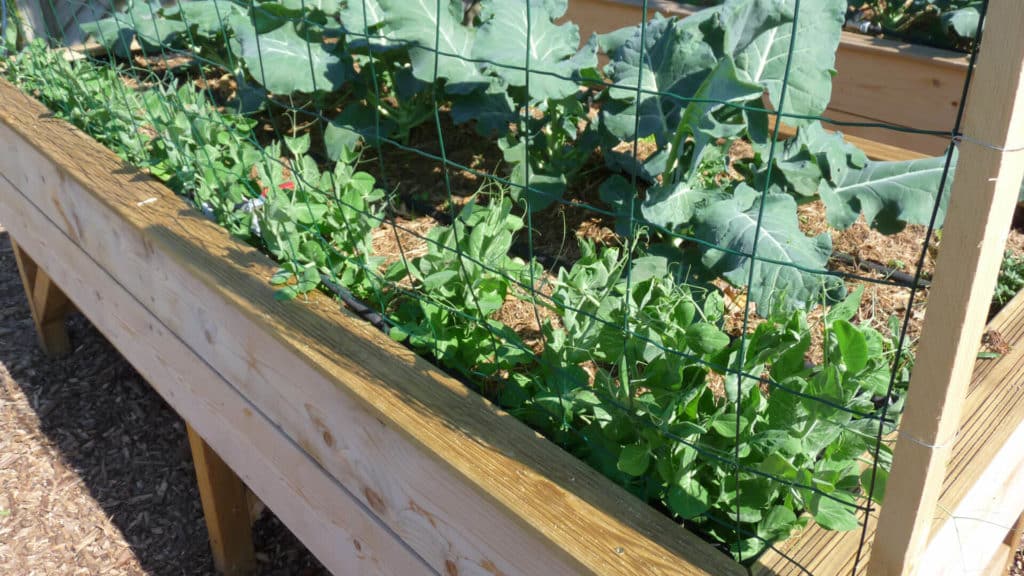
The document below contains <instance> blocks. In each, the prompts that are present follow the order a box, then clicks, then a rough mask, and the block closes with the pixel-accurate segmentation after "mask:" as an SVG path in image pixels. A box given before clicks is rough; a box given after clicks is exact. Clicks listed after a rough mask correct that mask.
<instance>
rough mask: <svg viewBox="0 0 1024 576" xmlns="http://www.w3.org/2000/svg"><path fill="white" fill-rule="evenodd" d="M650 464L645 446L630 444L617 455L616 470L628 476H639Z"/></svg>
mask: <svg viewBox="0 0 1024 576" xmlns="http://www.w3.org/2000/svg"><path fill="white" fill-rule="evenodd" d="M650 463H651V452H650V450H649V449H648V448H647V445H646V444H632V445H629V446H625V447H623V448H622V452H620V453H619V463H618V469H619V470H621V471H622V472H625V473H626V474H629V475H630V476H641V475H643V473H644V472H646V471H647V466H648V465H649V464H650Z"/></svg>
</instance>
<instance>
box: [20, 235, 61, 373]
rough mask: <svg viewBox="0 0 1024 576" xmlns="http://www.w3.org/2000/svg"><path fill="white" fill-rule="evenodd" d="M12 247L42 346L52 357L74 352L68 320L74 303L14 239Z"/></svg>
mask: <svg viewBox="0 0 1024 576" xmlns="http://www.w3.org/2000/svg"><path fill="white" fill-rule="evenodd" d="M11 247H12V248H13V249H14V259H15V261H17V263H18V273H19V274H20V275H21V284H22V286H24V287H25V296H26V297H27V298H28V307H29V310H30V311H31V313H32V321H33V322H35V325H36V335H37V336H39V345H40V346H41V347H42V348H43V351H44V352H46V353H47V354H48V355H50V356H61V355H63V354H67V353H68V352H69V351H70V350H71V341H70V340H69V339H68V330H67V325H66V324H65V320H66V319H67V315H68V312H70V311H71V307H72V306H71V302H69V301H68V298H67V296H65V295H64V293H63V292H61V290H60V288H58V287H57V285H56V284H54V283H53V281H52V280H50V277H49V276H48V275H47V274H46V272H45V271H44V270H42V269H41V268H39V266H37V265H36V263H35V261H34V260H32V257H31V256H29V255H28V254H27V253H26V252H25V251H24V250H22V249H21V246H18V243H17V242H16V241H15V240H14V239H13V238H11Z"/></svg>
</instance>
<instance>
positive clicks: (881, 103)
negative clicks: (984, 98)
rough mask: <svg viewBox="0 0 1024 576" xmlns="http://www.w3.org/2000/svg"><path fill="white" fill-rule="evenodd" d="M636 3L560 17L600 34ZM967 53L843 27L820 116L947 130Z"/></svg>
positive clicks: (666, 9)
mask: <svg viewBox="0 0 1024 576" xmlns="http://www.w3.org/2000/svg"><path fill="white" fill-rule="evenodd" d="M642 6H643V0H570V1H569V11H568V12H567V15H566V17H567V18H568V19H569V20H572V21H573V22H576V23H578V24H579V25H580V31H581V37H582V38H584V39H586V38H587V37H588V36H589V35H590V34H591V33H607V32H611V31H613V30H616V29H618V28H621V27H622V26H627V25H629V24H632V23H635V22H637V21H638V20H639V19H640V12H641V10H642ZM647 7H648V9H649V15H651V16H653V14H654V13H661V14H664V15H674V16H683V17H685V16H689V15H691V14H693V13H694V12H696V11H697V10H699V9H700V8H698V7H695V6H688V5H686V4H683V3H680V2H675V1H673V0H647ZM967 68H968V58H967V56H966V55H964V54H962V53H959V52H954V51H951V50H942V49H939V48H932V47H929V46H918V45H914V44H909V43H907V42H900V41H896V40H888V39H884V38H874V37H871V36H865V35H863V34H857V33H854V32H843V38H842V41H841V43H840V45H839V51H838V52H837V53H836V71H837V72H838V74H837V75H836V77H835V79H834V81H833V90H832V103H831V104H830V105H829V108H828V110H827V111H826V113H825V116H826V117H828V118H830V119H832V120H837V121H840V122H854V123H882V124H894V125H897V126H903V127H912V128H918V129H922V130H938V131H944V132H951V131H952V129H953V124H954V122H955V120H956V111H957V108H958V107H959V105H960V100H961V98H962V95H963V85H964V79H965V77H966V75H967ZM832 128H834V129H836V130H839V131H841V132H843V133H844V134H849V135H853V136H860V137H862V138H865V139H867V140H873V141H878V142H883V143H885V144H889V145H891V146H895V147H898V148H904V149H907V150H912V151H915V152H919V153H922V154H926V155H936V154H941V153H942V151H943V150H944V149H945V148H946V145H947V144H948V142H949V138H948V137H940V136H930V135H921V134H909V133H903V132H888V131H883V130H879V129H878V128H870V127H860V126H841V125H835V126H832Z"/></svg>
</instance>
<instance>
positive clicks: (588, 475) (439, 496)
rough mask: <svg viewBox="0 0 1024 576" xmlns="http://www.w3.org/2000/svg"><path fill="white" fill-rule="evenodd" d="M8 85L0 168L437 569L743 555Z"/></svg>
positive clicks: (0, 86)
mask: <svg viewBox="0 0 1024 576" xmlns="http://www.w3.org/2000/svg"><path fill="white" fill-rule="evenodd" d="M0 101H5V106H3V107H0V132H2V133H3V137H2V138H0V142H3V143H4V144H5V145H6V152H8V153H6V154H3V155H0V158H2V159H0V171H6V172H7V173H9V174H10V175H11V178H12V180H13V181H14V182H15V184H16V185H17V186H19V187H20V188H22V189H25V190H34V191H36V192H34V194H35V195H34V197H33V202H34V204H35V205H36V206H37V207H38V208H39V209H40V210H42V211H43V212H44V213H45V214H46V215H47V217H48V218H49V219H50V220H51V221H52V222H55V223H56V224H57V225H58V226H59V227H60V228H61V230H63V231H64V233H66V234H67V235H68V237H70V238H72V239H74V241H75V242H76V243H78V244H79V245H80V246H81V247H82V248H83V249H85V250H86V252H87V253H88V254H89V255H90V257H91V258H93V259H95V260H96V261H97V262H101V263H102V265H103V266H104V268H105V269H106V270H107V271H108V272H109V273H110V274H111V275H112V276H114V277H115V278H116V279H117V280H118V281H119V282H121V283H123V284H124V285H125V286H126V287H129V290H130V291H131V292H132V293H133V294H135V295H137V297H139V298H144V299H146V302H147V307H149V309H150V310H151V311H152V312H154V314H155V315H157V316H158V317H159V318H160V320H161V321H162V322H164V323H165V325H167V326H168V328H169V329H171V330H172V331H174V332H175V334H176V335H178V336H179V337H180V338H182V340H183V341H185V342H186V343H188V344H189V345H190V346H191V347H193V348H194V349H197V350H204V359H205V360H206V361H207V362H209V363H211V365H214V366H217V368H218V372H220V373H221V374H222V375H224V376H225V378H226V379H227V380H228V381H229V382H231V383H232V385H234V386H236V387H238V388H239V390H241V391H243V392H244V394H245V395H246V396H247V398H248V399H249V400H250V401H252V402H253V403H254V404H255V405H257V406H259V407H260V408H261V409H262V410H265V411H266V413H267V414H272V415H273V417H272V418H271V419H272V420H273V421H274V422H275V424H277V425H279V426H281V427H282V428H284V429H285V430H286V431H287V432H288V434H289V435H290V436H291V437H292V438H293V439H294V440H295V441H296V442H297V443H299V444H300V445H302V446H303V448H304V449H305V450H306V451H307V453H309V454H310V455H312V456H313V457H314V458H315V459H316V460H317V461H318V462H320V463H321V465H323V466H324V467H325V468H327V469H328V470H329V471H330V472H331V473H332V475H334V476H335V478H336V479H338V480H339V481H340V482H342V484H344V485H345V486H346V487H347V488H348V489H349V490H350V491H351V492H352V493H353V494H355V495H356V496H357V497H358V498H359V499H360V500H361V501H362V502H363V503H364V504H366V505H367V506H369V507H370V508H372V509H373V510H374V511H375V512H376V513H377V515H378V517H380V518H382V520H384V522H385V523H386V524H387V525H388V526H390V527H391V528H392V529H394V530H395V531H396V532H398V533H400V535H401V536H402V538H403V539H405V541H406V542H407V543H409V545H410V546H412V547H413V548H414V549H415V550H417V551H418V552H419V553H420V554H421V556H423V557H424V558H425V559H426V560H427V561H428V563H429V564H430V565H431V566H432V567H434V568H435V569H436V570H438V571H444V570H449V571H450V570H451V569H454V570H460V569H468V570H474V569H478V568H479V567H481V566H483V567H485V568H488V567H489V568H493V569H495V570H499V571H505V572H509V573H516V572H523V571H525V572H530V571H531V570H530V569H529V568H528V567H527V568H521V567H520V566H524V565H525V566H540V567H541V568H539V569H541V570H542V571H543V570H544V569H545V568H547V569H551V570H554V571H556V572H566V573H577V572H592V573H622V574H626V573H648V572H656V571H659V570H665V571H671V572H676V573H692V574H701V573H707V572H711V573H715V574H729V573H741V572H742V571H741V569H740V568H739V566H738V565H736V564H735V563H734V562H732V561H731V560H729V559H728V558H726V557H724V556H722V555H721V554H720V553H718V552H717V551H715V550H714V549H713V548H711V547H710V546H709V545H707V544H706V543H704V542H703V541H701V540H699V539H697V538H696V537H695V536H693V535H691V534H690V533H688V532H686V531H685V530H684V529H682V528H681V527H680V526H678V525H677V524H675V523H674V522H672V521H670V520H669V519H667V518H665V517H664V516H662V515H661V514H659V513H658V512H656V511H654V510H653V509H651V508H649V507H647V506H646V505H644V504H643V503H641V502H639V501H638V500H636V499H635V498H634V497H632V496H630V495H628V494H627V493H626V492H625V491H623V490H622V489H621V488H619V487H617V486H615V485H614V484H612V483H611V482H610V481H608V480H607V479H605V478H604V477H603V476H600V475H599V474H598V473H597V472H595V471H593V470H592V469H590V468H589V467H587V466H586V465H584V464H582V463H581V462H579V461H577V460H575V459H574V458H572V457H571V456H569V455H568V454H566V453H564V452H563V451H561V450H560V449H558V448H557V447H555V446H554V445H552V444H550V443H548V442H547V441H545V440H543V439H540V438H539V437H538V436H537V435H536V434H535V433H533V432H532V431H530V430H529V429H528V428H526V427H525V426H524V425H523V424H521V423H519V422H518V421H516V420H514V419H512V418H511V417H510V416H508V415H507V414H505V413H503V412H501V411H499V410H496V409H495V408H494V407H493V406H491V405H490V404H489V403H487V402H486V401H483V400H482V399H481V398H479V397H478V396H476V395H475V394H472V393H471V392H468V391H467V390H466V389H465V387H464V386H463V385H462V384H461V383H459V382H457V381H455V380H453V379H451V378H449V377H447V376H445V375H444V374H443V373H441V372H440V371H439V370H437V369H436V368H434V367H433V366H431V365H429V364H428V363H426V361H424V360H422V359H420V358H418V357H416V356H415V355H413V354H411V353H410V352H408V351H407V350H405V349H404V348H402V347H400V346H399V345H397V344H395V343H393V342H391V341H390V340H388V339H387V338H386V337H385V336H383V335H381V334H379V333H378V332H376V331H375V330H373V329H372V328H369V327H367V326H366V325H364V324H363V323H362V322H361V321H359V320H356V319H353V318H352V317H351V316H349V315H347V314H344V313H342V312H341V311H339V310H338V309H337V305H336V304H335V303H333V302H331V301H329V300H327V299H326V298H321V297H313V298H311V303H312V306H309V305H302V304H300V303H281V302H278V301H277V300H276V299H275V298H274V296H273V291H272V290H271V289H270V287H269V286H268V285H267V283H266V278H269V276H270V273H271V272H272V271H273V269H274V266H273V265H272V263H270V262H269V260H267V259H266V257H264V256H262V255H260V254H258V253H256V252H255V251H254V250H252V249H251V248H249V247H247V246H244V245H242V244H241V243H239V242H237V241H234V240H231V239H230V238H228V236H227V233H226V232H225V231H223V230H222V229H220V228H218V227H217V226H216V225H214V224H213V223H211V222H209V221H206V220H205V219H202V218H201V217H199V216H198V214H197V213H195V212H192V211H189V210H185V209H184V208H183V205H182V203H181V201H180V199H177V198H176V197H174V196H173V195H172V194H171V193H170V192H169V191H168V190H167V189H166V188H164V187H163V186H161V185H159V184H158V183H156V182H154V181H152V180H150V179H149V178H148V177H146V176H145V175H142V174H140V173H138V172H137V171H135V170H133V169H130V168H127V167H125V166H124V165H123V164H121V163H120V162H119V161H118V160H117V159H116V157H114V156H113V155H112V154H111V153H110V152H109V151H107V150H106V149H104V148H102V146H100V145H98V144H97V143H95V142H94V141H92V140H90V139H88V138H87V137H85V136H84V135H83V134H81V133H80V132H78V131H76V130H74V129H72V128H71V127H70V126H68V125H66V124H65V123H63V122H60V121H54V120H52V119H47V118H46V117H47V115H48V114H47V112H46V111H45V109H43V108H42V107H41V106H40V105H39V104H38V103H35V102H34V101H32V100H31V99H29V98H28V97H27V96H24V95H22V94H20V93H18V92H17V90H16V89H14V88H13V87H11V86H9V85H5V84H4V83H2V82H0ZM4 111H8V113H5V112H4ZM43 151H45V152H43ZM4 159H6V161H5V160H4ZM151 198H155V199H157V201H154V202H151V201H150V199H151ZM83 222H85V223H86V224H87V225H83V224H82V223H83ZM193 233H194V234H193ZM142 271H145V272H142ZM314 308H315V309H314ZM293 322H294V324H293ZM346 351H347V352H346ZM339 352H340V354H339ZM297 384H301V386H302V387H303V389H304V390H305V391H306V392H308V393H309V394H311V396H309V397H304V396H303V395H301V394H297V393H296V385H297ZM382 446H383V447H384V448H382ZM384 449H386V450H387V451H386V452H381V450H384ZM445 504H447V505H445ZM595 538H596V539H597V540H598V541H599V542H603V544H598V545H595V543H594V540H595ZM450 567H452V568H450ZM534 572H535V571H534Z"/></svg>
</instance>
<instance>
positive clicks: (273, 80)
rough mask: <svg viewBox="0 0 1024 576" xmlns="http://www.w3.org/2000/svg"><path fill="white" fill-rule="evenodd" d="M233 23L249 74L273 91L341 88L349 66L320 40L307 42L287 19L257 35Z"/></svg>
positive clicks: (285, 91) (252, 30)
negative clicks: (286, 21)
mask: <svg viewBox="0 0 1024 576" xmlns="http://www.w3.org/2000/svg"><path fill="white" fill-rule="evenodd" d="M235 22H237V23H238V24H237V25H235V26H234V32H235V36H236V37H237V38H238V42H239V44H240V53H241V58H242V60H243V62H245V67H246V69H248V70H249V74H251V75H252V77H253V78H254V79H255V80H256V81H257V82H259V83H260V84H262V85H263V87H264V88H266V89H267V90H269V91H270V92H273V93H275V94H291V93H293V92H305V93H313V92H317V91H324V92H326V91H333V90H338V89H339V88H341V87H342V85H343V84H344V82H345V81H346V80H347V79H348V78H349V76H350V74H351V70H352V67H351V65H350V64H349V63H347V62H346V61H345V60H343V59H342V58H341V57H339V56H338V55H337V54H335V53H334V52H332V51H331V50H329V49H328V48H327V46H325V45H324V44H323V43H320V42H307V41H306V39H305V38H303V37H302V36H301V35H300V34H299V32H298V31H297V30H296V29H295V24H293V23H292V22H288V23H286V24H285V25H283V26H280V27H278V28H275V29H274V30H271V31H270V32H265V33H262V34H258V33H257V32H256V29H255V28H253V27H252V26H251V25H249V26H246V25H244V24H243V23H242V22H241V20H240V19H236V20H235Z"/></svg>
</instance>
